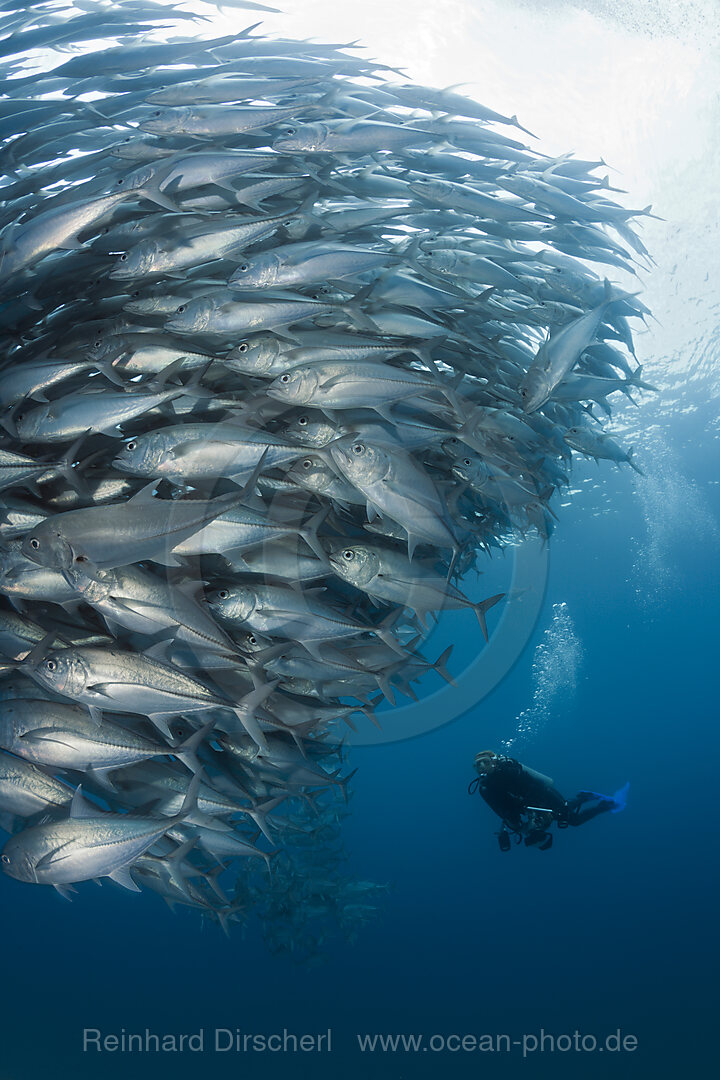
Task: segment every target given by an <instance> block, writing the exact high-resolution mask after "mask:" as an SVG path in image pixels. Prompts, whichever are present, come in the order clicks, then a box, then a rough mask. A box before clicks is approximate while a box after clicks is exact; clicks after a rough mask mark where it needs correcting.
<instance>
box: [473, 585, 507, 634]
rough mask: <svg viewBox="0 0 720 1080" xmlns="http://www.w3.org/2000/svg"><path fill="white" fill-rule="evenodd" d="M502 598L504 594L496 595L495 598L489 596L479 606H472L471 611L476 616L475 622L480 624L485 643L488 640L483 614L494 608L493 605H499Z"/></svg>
mask: <svg viewBox="0 0 720 1080" xmlns="http://www.w3.org/2000/svg"><path fill="white" fill-rule="evenodd" d="M504 596H505V593H496V594H495V596H489V597H488V598H487V600H481V601H480V603H479V604H473V610H474V612H475V614H476V615H477V620H478V622H479V623H480V629H481V630H482V634H483V637H484V638H485V640H486V641H488V640H489V639H488V628H487V622H486V620H485V613H486V612H488V611H489V610H490V608H491V607H494V606H495V604H497V603H499V602H500V601H501V600H502V598H503V597H504Z"/></svg>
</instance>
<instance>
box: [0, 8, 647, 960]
mask: <svg viewBox="0 0 720 1080" xmlns="http://www.w3.org/2000/svg"><path fill="white" fill-rule="evenodd" d="M205 7H208V8H209V9H210V5H205ZM222 7H223V11H224V13H225V15H226V16H227V14H228V13H232V15H233V18H234V20H235V22H236V24H237V25H236V29H235V30H234V32H232V33H227V34H225V35H224V36H221V37H210V36H208V35H209V34H210V33H211V32H212V20H210V19H209V18H208V20H207V21H205V20H203V19H200V18H199V17H198V16H197V15H194V14H192V13H190V12H187V11H185V10H183V8H182V6H181V5H173V4H162V3H153V2H151V0H129V2H126V0H123V3H122V4H120V3H117V4H106V3H102V2H100V0H75V3H73V4H72V5H68V4H66V3H65V2H64V0H49V2H47V3H39V4H35V5H33V6H32V7H30V6H29V5H25V4H21V3H20V0H0V15H1V21H0V27H1V28H2V37H1V38H0V63H1V64H2V70H3V75H4V79H3V91H2V96H0V140H1V142H0V157H1V158H2V179H1V181H0V183H1V184H2V191H1V192H0V228H1V233H0V350H1V360H0V363H1V368H0V424H2V429H3V437H2V441H1V442H0V545H1V546H0V593H1V594H2V600H1V601H0V603H1V608H0V669H1V670H2V679H1V680H0V697H1V699H2V718H1V720H0V811H1V812H2V816H1V817H0V824H2V826H3V828H4V829H5V830H6V831H7V832H8V833H9V834H10V835H9V838H8V839H7V841H6V843H5V845H4V848H3V851H2V856H1V858H2V868H3V870H4V871H5V873H6V874H8V875H10V876H11V877H13V878H16V879H18V880H20V881H23V882H30V883H33V884H35V883H38V884H47V885H53V886H54V887H55V888H56V889H58V890H59V891H60V892H61V893H63V895H68V893H70V892H72V891H73V890H74V889H75V886H76V885H77V884H78V883H79V882H85V881H88V880H91V879H92V880H96V881H102V880H103V879H104V878H111V879H113V880H114V881H115V882H117V883H119V884H120V885H123V886H125V887H126V888H127V889H130V890H133V891H140V890H141V889H150V890H153V891H155V892H157V893H158V894H160V896H162V897H163V898H164V899H165V900H167V902H168V903H169V904H170V906H171V907H172V906H174V905H176V904H178V905H186V906H188V907H190V908H193V909H197V910H199V911H200V912H201V913H203V914H204V915H205V916H207V917H208V918H210V919H214V920H217V921H219V922H220V923H221V924H222V925H223V926H224V927H225V928H227V927H228V926H229V925H230V924H231V923H233V922H234V921H239V920H242V919H244V918H246V917H247V916H248V915H249V914H255V915H258V916H259V917H260V919H261V921H262V923H263V925H264V927H265V933H266V936H267V938H268V941H269V942H270V943H271V946H272V947H276V948H278V949H286V950H288V951H300V952H303V953H307V952H312V951H313V946H314V944H317V943H318V942H319V940H320V939H321V938H322V937H324V934H325V927H326V924H327V923H328V922H329V921H331V920H334V921H335V923H336V924H337V925H338V926H339V927H340V929H341V931H342V932H345V933H354V932H355V929H356V928H357V926H358V925H360V924H361V923H362V922H364V921H365V920H366V919H367V918H369V917H370V916H371V915H372V913H373V911H374V910H375V908H376V907H377V905H378V903H379V902H380V893H381V892H382V890H381V889H380V888H379V887H378V886H375V885H373V884H372V883H369V882H354V881H352V880H351V879H350V878H348V877H346V876H344V875H343V874H342V872H341V865H340V864H341V861H342V857H343V856H342V846H341V822H342V818H343V816H344V814H345V813H346V810H345V802H346V801H347V781H348V779H349V775H348V773H347V765H346V761H345V757H346V755H345V752H344V749H343V745H342V737H341V729H342V728H343V726H344V725H349V726H350V727H351V728H352V727H353V726H357V725H358V724H369V723H372V722H375V723H378V722H379V721H378V717H377V716H376V715H375V708H376V706H377V705H378V704H380V703H381V702H384V701H387V702H389V703H390V704H394V703H395V701H396V698H397V697H398V696H403V697H405V698H413V697H414V696H415V695H416V693H417V691H416V689H415V686H416V684H417V682H418V680H420V679H421V678H423V677H424V676H426V675H428V674H430V673H437V674H439V675H440V676H441V677H442V678H444V679H446V680H451V679H452V675H451V672H450V670H449V668H448V666H447V665H448V660H449V657H448V653H447V652H446V653H443V655H442V656H440V657H433V656H430V657H427V656H425V655H424V654H423V653H422V651H421V647H422V641H423V635H424V634H425V632H426V630H427V627H428V626H429V625H430V623H431V622H432V620H433V619H435V618H436V617H437V616H438V614H439V613H440V612H441V611H443V610H445V609H453V610H457V609H462V608H470V609H472V610H473V611H474V612H475V615H476V616H477V620H478V623H479V627H478V648H481V647H482V644H483V638H484V639H485V640H487V638H488V634H489V633H490V632H492V623H493V620H494V619H496V618H497V614H498V612H500V611H501V610H502V606H503V603H504V602H505V603H507V602H511V601H508V600H507V599H506V600H503V595H502V594H495V595H491V596H483V597H482V598H481V599H478V598H476V597H472V598H471V597H470V596H468V595H467V592H466V588H464V586H463V577H464V575H465V574H466V572H467V571H468V569H470V568H472V567H475V566H477V567H478V568H480V567H482V563H483V561H484V560H485V559H487V558H488V557H489V555H490V554H491V552H492V550H493V549H500V548H502V547H504V546H506V545H511V544H513V543H514V542H515V541H516V539H517V538H518V537H521V536H523V535H526V534H528V533H532V532H536V533H538V534H540V536H541V537H543V538H544V539H547V538H548V537H549V535H550V532H551V529H552V524H553V519H554V516H555V515H554V512H553V509H552V506H551V503H552V498H553V495H554V494H555V493H556V492H557V491H558V490H561V489H564V488H566V487H567V485H568V483H569V473H570V469H571V463H572V457H573V454H574V453H576V454H580V455H584V456H588V457H593V458H595V459H608V460H610V461H614V462H617V463H627V464H629V465H630V466H632V467H633V468H635V469H638V470H639V467H638V466H637V464H636V463H635V462H634V460H633V456H632V452H631V451H630V450H627V449H625V448H623V447H622V446H621V445H619V444H618V443H617V442H616V441H615V440H614V439H613V438H612V437H611V435H610V434H609V432H608V421H609V417H610V413H611V404H610V400H611V398H612V400H614V401H623V400H625V399H628V398H629V399H630V400H633V393H634V392H635V391H638V390H643V389H652V388H651V387H648V386H647V384H646V383H645V382H643V380H642V372H641V369H640V367H639V365H638V363H637V361H636V360H635V354H634V348H633V329H635V330H636V329H637V326H638V322H639V323H640V324H641V323H642V320H643V319H644V318H645V317H646V316H647V315H648V314H649V313H648V311H647V309H646V308H645V306H644V305H643V304H642V302H641V300H640V299H639V297H638V290H637V289H635V288H633V287H632V284H631V286H630V287H628V285H627V283H628V282H631V283H632V276H633V275H635V274H636V270H637V268H638V267H641V266H643V265H646V264H647V263H648V262H649V255H648V253H647V251H646V250H645V248H644V246H643V245H642V242H641V241H640V239H639V238H638V236H637V233H636V231H635V229H634V227H633V222H634V219H635V218H637V217H638V216H639V215H642V214H646V213H649V210H650V208H649V207H648V208H646V209H645V210H629V209H626V208H625V207H624V206H623V205H622V204H621V203H620V202H619V201H617V199H616V198H615V192H616V191H617V190H618V189H616V188H614V187H613V186H611V182H610V179H609V176H608V175H607V174H603V170H604V163H603V162H601V161H598V162H588V161H581V160H577V159H576V158H574V157H573V156H572V155H566V156H563V157H559V158H549V157H547V156H544V155H543V154H542V152H541V151H540V150H539V149H538V148H537V145H536V139H535V137H534V136H533V135H531V133H529V132H527V131H526V130H525V129H524V128H523V127H521V125H520V123H519V121H518V120H517V118H516V117H514V116H512V117H507V116H504V115H500V114H498V113H496V112H494V111H493V110H492V109H490V108H486V107H484V106H482V105H480V104H479V103H478V102H476V101H474V100H472V99H470V98H469V97H467V96H465V95H463V94H461V93H459V92H458V91H456V90H454V89H450V90H438V89H431V88H428V87H423V86H417V85H413V84H410V83H408V82H407V80H406V78H405V76H404V75H403V73H402V72H399V71H395V70H393V69H392V68H389V67H386V66H385V65H383V64H379V63H376V62H373V61H372V60H370V59H368V58H367V57H366V56H365V54H364V52H363V50H362V49H361V48H358V47H357V46H356V45H354V44H353V45H342V44H317V43H314V42H309V41H294V40H285V39H283V38H276V37H267V36H263V34H262V32H261V31H260V30H258V25H257V24H256V25H255V26H251V27H247V28H246V27H244V23H243V17H244V16H243V12H242V9H243V8H251V9H252V8H259V9H261V10H262V5H259V4H251V3H244V2H235V0H232V2H231V0H226V2H225V3H224V4H223V5H222ZM210 10H211V9H210ZM266 10H268V9H266ZM269 10H272V9H269ZM207 26H210V28H211V29H210V30H207ZM618 277H620V279H621V281H623V282H625V284H624V285H619V284H617V283H615V281H611V280H610V278H615V279H617V278H618ZM448 652H449V650H448ZM432 677H434V675H433V676H432ZM382 721H383V724H388V725H389V724H392V711H385V710H384V711H383V713H382ZM343 800H344V801H343ZM313 919H315V924H314V925H315V927H316V928H315V929H314V930H313V929H311V926H312V925H313V923H312V920H313ZM318 928H319V929H318Z"/></svg>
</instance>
